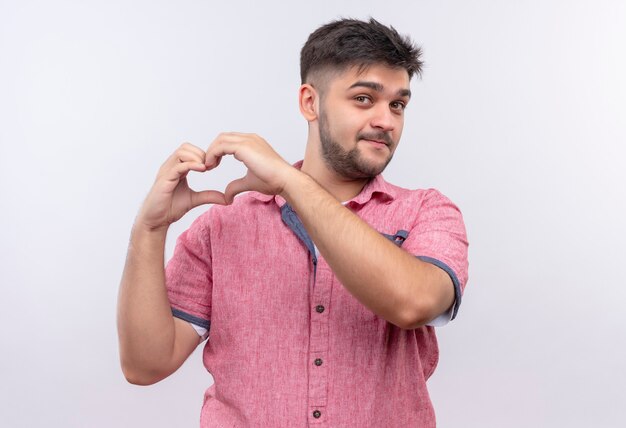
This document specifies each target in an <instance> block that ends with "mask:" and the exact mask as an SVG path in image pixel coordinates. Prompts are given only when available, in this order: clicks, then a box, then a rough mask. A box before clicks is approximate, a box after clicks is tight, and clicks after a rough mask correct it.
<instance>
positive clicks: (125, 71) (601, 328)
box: [0, 0, 626, 428]
mask: <svg viewBox="0 0 626 428" xmlns="http://www.w3.org/2000/svg"><path fill="white" fill-rule="evenodd" d="M224 3H226V2H224ZM334 3H339V2H335V1H319V0H318V1H315V2H308V3H303V2H278V1H263V2H256V3H254V2H230V3H229V4H228V5H226V4H222V3H217V2H208V1H207V2H200V1H171V2H164V1H159V2H156V1H141V2H140V1H136V2H126V1H99V2H95V1H93V2H79V1H75V2H71V1H56V2H44V1H41V2H36V1H24V0H23V1H19V2H18V1H8V0H6V1H5V0H2V1H1V2H0V191H1V194H0V201H1V202H0V203H1V205H0V207H1V208H0V221H1V224H2V230H1V231H0V264H1V276H0V286H1V290H2V296H3V305H2V310H0V333H1V339H2V342H1V343H2V352H1V353H0V370H1V379H2V387H1V388H0V426H3V427H32V426H44V425H45V426H55V427H134V426H152V427H171V426H197V422H198V418H199V411H200V406H201V403H202V393H203V390H204V389H205V388H206V387H207V386H208V385H209V384H210V382H211V378H210V376H209V375H208V374H207V373H206V372H205V371H204V370H203V368H202V363H201V361H200V356H201V355H200V352H199V350H198V351H197V352H196V353H194V355H193V356H192V358H191V359H190V360H189V361H188V362H187V363H186V364H185V366H184V367H183V368H182V369H181V370H180V371H179V372H178V373H176V374H175V375H174V376H173V377H171V378H170V379H167V380H165V381H163V382H162V383H161V384H159V385H156V386H153V387H149V388H140V387H135V386H131V385H128V384H127V383H125V381H124V380H123V377H122V375H121V372H120V370H119V363H118V359H117V358H118V357H117V337H116V330H115V310H116V309H115V307H116V295H117V287H118V283H119V279H120V275H121V270H122V267H123V263H124V257H125V251H126V244H127V240H128V234H129V230H130V227H131V224H132V221H133V217H134V215H135V213H136V212H137V209H138V207H139V205H140V203H141V200H142V198H143V197H144V195H145V194H146V192H147V191H148V189H149V186H150V185H151V183H152V180H153V177H154V174H155V172H156V170H157V169H158V167H159V165H160V164H161V162H162V161H163V160H164V159H165V157H166V156H167V155H168V154H169V153H170V152H171V151H172V150H174V148H176V147H177V146H178V145H179V144H180V143H181V142H183V141H190V142H192V143H194V144H196V145H199V146H202V147H204V146H207V145H208V144H209V143H210V141H211V140H212V138H213V137H214V136H215V135H216V134H217V133H218V132H220V131H233V130H236V131H243V132H257V133H259V134H261V135H262V136H264V137H265V138H266V139H267V140H268V141H270V142H271V143H272V144H273V145H274V146H275V147H276V149H277V150H278V151H279V152H280V153H281V154H283V155H284V157H285V158H287V159H288V160H290V161H295V160H297V159H298V158H299V157H300V156H301V154H302V151H303V146H304V138H305V135H306V127H305V122H304V120H303V119H302V118H301V117H300V116H299V113H298V109H297V105H296V94H297V88H298V84H299V79H298V75H299V74H298V55H299V49H300V47H301V46H302V44H303V43H304V41H305V40H306V37H307V36H308V34H309V33H310V32H311V31H312V30H314V29H315V28H316V27H318V26H319V25H321V24H323V23H325V22H327V21H329V20H330V19H333V18H335V17H338V16H352V17H359V18H365V17H367V16H369V15H372V16H374V17H376V18H377V19H379V20H381V21H382V22H385V23H391V24H392V25H394V26H395V27H396V28H397V29H398V30H399V31H400V32H403V33H409V34H411V35H412V37H413V38H414V39H415V40H416V41H418V43H420V44H421V45H422V46H423V48H424V52H425V60H426V70H425V73H424V77H423V79H422V80H421V81H414V82H413V92H414V94H415V96H414V99H413V101H412V103H411V104H412V105H411V106H410V107H409V110H408V111H407V121H406V127H405V134H404V137H403V141H402V143H401V146H400V149H399V152H398V154H397V156H396V158H395V159H394V161H393V162H392V164H391V166H390V167H389V169H388V172H386V178H387V179H389V180H391V181H394V182H396V183H397V184H400V185H404V186H406V187H431V186H432V187H437V188H439V189H440V190H442V191H443V192H444V193H445V194H447V195H448V196H450V197H451V198H452V199H453V200H454V201H455V202H457V203H458V205H459V206H460V207H461V208H462V211H463V212H464V216H465V220H466V224H467V228H468V232H469V237H470V242H471V245H470V251H471V253H470V282H469V284H468V286H467V289H466V295H465V299H464V303H463V305H462V307H461V311H460V314H459V317H458V318H457V320H456V321H455V322H454V323H453V324H451V325H450V326H447V327H445V328H443V329H440V330H439V338H440V345H441V354H442V356H441V361H440V365H439V368H438V370H437V372H436V373H435V375H434V376H433V378H432V379H431V381H430V382H429V385H430V390H431V393H432V398H433V401H434V404H435V407H436V410H437V414H438V419H439V426H441V427H444V428H446V427H460V426H462V427H481V428H484V427H565V426H567V427H590V426H594V427H617V426H626V410H625V409H624V405H623V388H624V385H625V384H626V382H625V381H626V374H625V373H626V371H625V370H624V369H623V361H624V358H625V356H626V355H625V354H626V352H625V348H626V345H625V343H624V339H625V337H626V334H625V333H626V331H625V330H626V315H625V314H624V300H625V297H626V293H625V291H624V287H625V285H626V284H625V283H624V279H623V269H624V261H623V259H624V256H625V255H626V252H625V251H624V239H625V238H626V233H625V226H624V217H625V216H624V213H625V212H626V192H625V191H624V183H625V182H626V173H625V172H624V168H623V163H624V158H625V156H624V148H623V145H624V143H625V142H626V125H625V118H626V109H625V107H626V101H625V100H626V84H625V83H624V82H625V80H624V76H626V58H625V56H626V54H625V52H626V6H625V3H624V2H621V1H591V0H589V1H551V2H545V1H544V2H541V1H525V2H524V1H520V2H495V1H487V0H483V1H474V2H465V1H447V2H434V1H432V2H426V1H414V2H409V1H392V0H387V1H385V2H375V1H349V2H348V1H345V2H341V6H337V5H334ZM242 171H243V170H242V169H241V167H240V166H239V165H237V164H236V162H235V161H233V160H232V159H229V160H228V161H227V162H225V166H224V167H222V168H220V169H219V170H217V171H215V172H213V173H211V174H209V175H206V176H202V177H197V176H196V177H193V181H192V182H193V183H194V185H195V186H197V187H216V188H223V187H224V185H225V184H226V183H227V182H228V181H229V180H230V179H232V178H235V177H237V176H239V175H241V173H242ZM202 210H203V209H202V208H201V209H197V210H195V211H194V212H192V213H190V214H189V215H188V216H187V217H185V218H184V219H183V220H182V221H181V222H180V223H179V224H177V225H176V226H175V227H174V228H173V230H172V234H171V239H170V241H169V243H168V254H171V251H172V249H173V243H174V239H173V237H174V235H177V234H178V233H180V232H181V231H182V230H183V229H184V228H185V227H186V225H188V224H189V223H190V222H191V220H192V219H193V218H194V217H195V216H197V215H198V214H199V213H200V212H202Z"/></svg>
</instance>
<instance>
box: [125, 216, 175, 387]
mask: <svg viewBox="0 0 626 428" xmlns="http://www.w3.org/2000/svg"><path fill="white" fill-rule="evenodd" d="M166 233H167V232H166V230H159V231H150V230H148V229H146V228H141V227H138V226H136V227H134V228H133V231H132V233H131V239H130V244H129V248H128V255H127V259H126V265H125V268H124V273H123V275H122V281H121V285H120V292H119V299H118V314H117V320H118V334H119V341H120V358H121V362H122V369H123V371H124V374H125V375H126V377H127V378H129V380H131V379H130V378H136V377H138V376H140V377H144V376H145V377H149V378H151V377H155V378H156V377H159V376H158V375H159V373H156V372H159V371H162V370H163V367H168V366H169V364H170V360H171V358H172V355H173V350H174V344H175V329H174V318H173V316H172V312H171V309H170V304H169V301H168V298H167V292H166V288H165V272H164V248H165V237H166ZM131 381H132V380H131Z"/></svg>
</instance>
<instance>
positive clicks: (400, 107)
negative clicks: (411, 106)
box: [389, 101, 406, 111]
mask: <svg viewBox="0 0 626 428" xmlns="http://www.w3.org/2000/svg"><path fill="white" fill-rule="evenodd" d="M389 106H390V107H391V108H392V109H393V110H397V111H403V110H404V109H405V108H406V104H405V103H404V102H402V101H393V102H392V103H391V104H389Z"/></svg>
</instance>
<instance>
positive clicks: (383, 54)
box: [300, 18, 423, 83]
mask: <svg viewBox="0 0 626 428" xmlns="http://www.w3.org/2000/svg"><path fill="white" fill-rule="evenodd" d="M421 55H422V51H421V49H420V48H419V47H417V46H416V45H415V44H414V43H413V42H412V41H411V39H410V38H409V37H407V36H401V35H400V34H398V32H397V31H396V30H395V28H393V27H391V26H389V27H387V26H385V25H383V24H381V23H380V22H378V21H376V20H375V19H373V18H370V20H369V22H366V21H359V20H356V19H340V20H337V21H333V22H330V23H328V24H326V25H323V26H322V27H320V28H318V29H317V30H315V31H314V32H313V33H311V35H310V36H309V38H308V40H307V41H306V43H305V44H304V46H303V47H302V51H301V52H300V78H301V80H302V83H310V80H311V78H312V77H313V75H314V74H317V72H318V71H324V72H326V71H331V72H342V71H344V70H346V69H347V68H350V67H357V68H358V70H359V72H361V71H364V70H365V69H367V68H368V67H369V66H371V65H374V64H385V65H388V66H390V67H392V68H403V69H405V70H406V71H407V73H408V74H409V79H410V78H411V77H413V75H415V74H417V75H421V72H422V65H423V62H422V61H421V60H420V57H421Z"/></svg>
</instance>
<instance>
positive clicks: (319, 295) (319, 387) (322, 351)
mask: <svg viewBox="0 0 626 428" xmlns="http://www.w3.org/2000/svg"><path fill="white" fill-rule="evenodd" d="M316 270H317V272H316V274H315V284H314V287H313V295H312V302H314V303H313V304H314V306H313V307H312V314H311V318H310V319H311V326H310V337H309V361H311V363H312V366H313V368H312V369H311V370H310V372H309V391H308V396H309V400H308V401H309V412H310V413H309V415H310V416H309V418H310V419H309V420H310V422H311V423H315V424H320V423H323V421H324V420H326V417H325V411H324V408H325V407H326V404H327V399H328V367H327V358H328V343H329V337H328V334H329V325H328V324H329V319H328V317H329V313H328V308H329V307H328V305H329V304H330V295H331V289H332V285H333V273H332V271H331V270H330V267H329V266H328V264H327V263H326V262H325V261H324V260H323V259H322V258H321V257H320V258H318V263H317V266H316ZM316 415H317V416H316Z"/></svg>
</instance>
